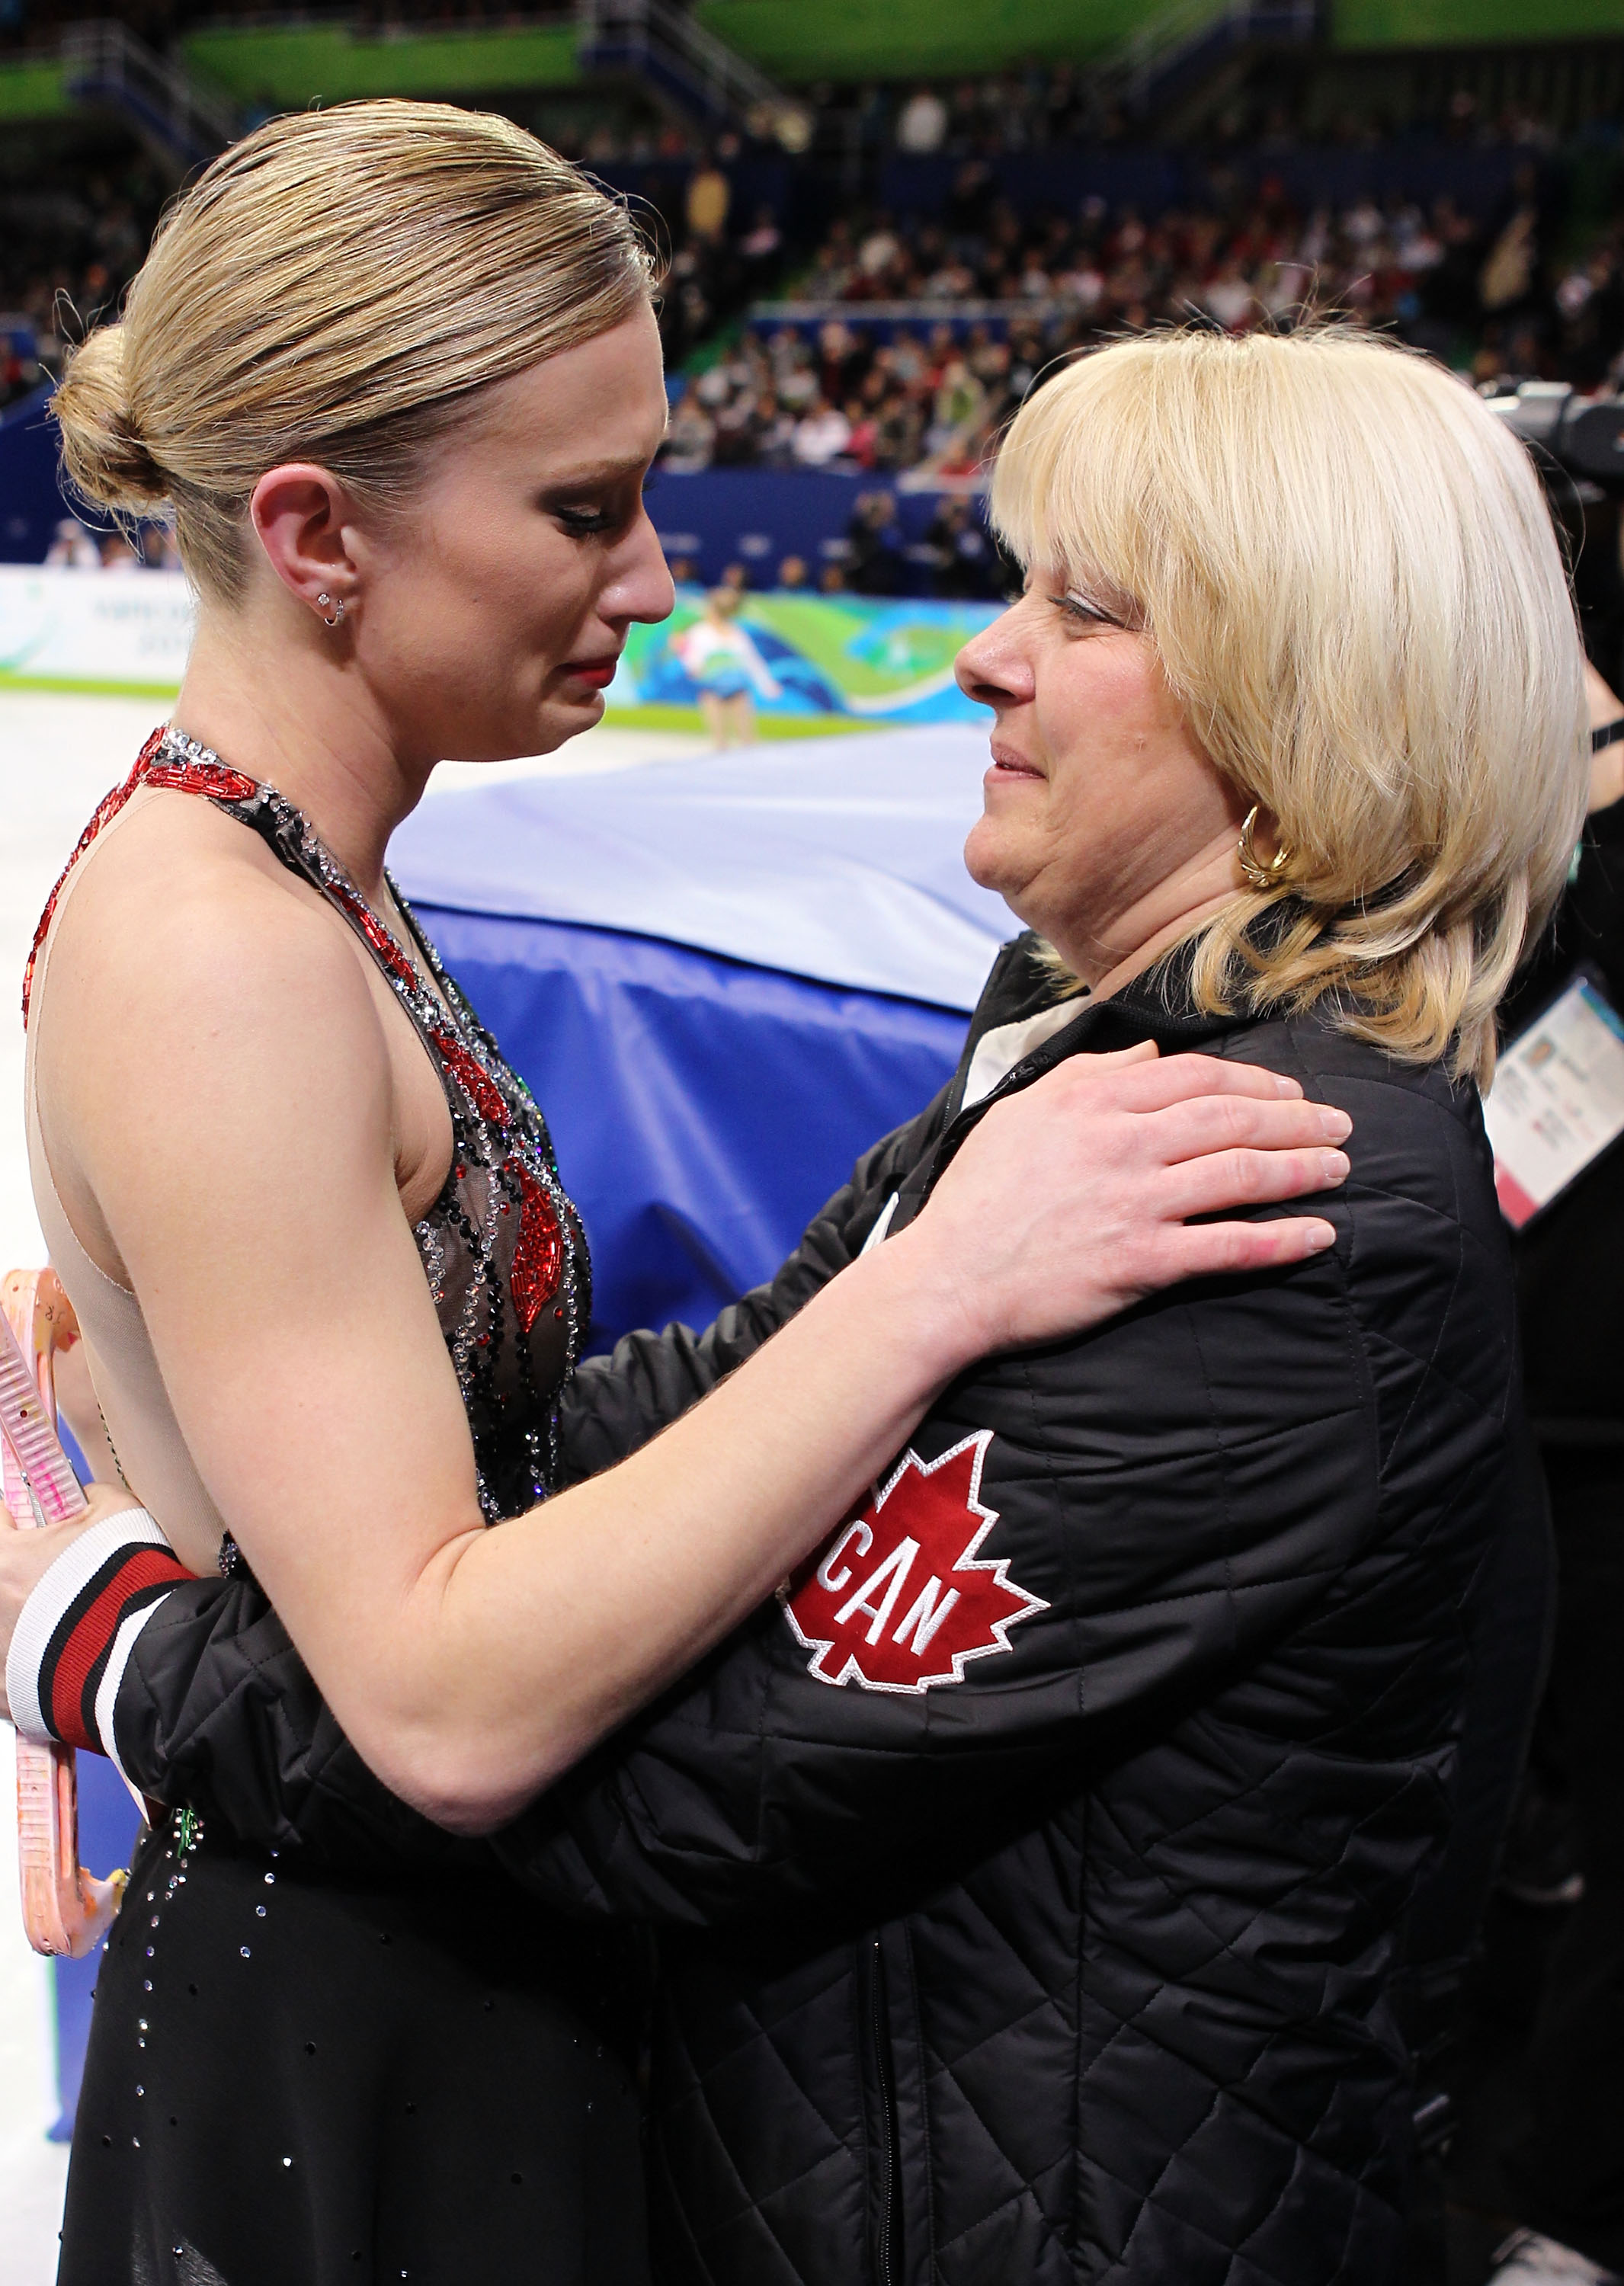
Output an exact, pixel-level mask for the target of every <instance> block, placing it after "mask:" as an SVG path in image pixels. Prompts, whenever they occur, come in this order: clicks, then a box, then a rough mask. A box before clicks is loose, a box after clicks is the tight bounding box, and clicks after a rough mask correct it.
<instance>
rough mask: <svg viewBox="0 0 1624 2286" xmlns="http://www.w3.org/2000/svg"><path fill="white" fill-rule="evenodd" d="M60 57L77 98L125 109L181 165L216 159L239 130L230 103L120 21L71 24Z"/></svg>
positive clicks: (151, 141) (148, 137) (147, 136)
mask: <svg viewBox="0 0 1624 2286" xmlns="http://www.w3.org/2000/svg"><path fill="white" fill-rule="evenodd" d="M62 60H63V64H64V67H65V71H64V80H65V83H66V85H67V91H68V93H69V94H70V95H71V96H73V97H74V99H75V101H77V102H80V103H105V104H110V105H111V106H113V107H114V109H115V110H118V111H122V113H123V114H124V115H125V117H126V118H127V119H128V120H129V121H130V123H131V124H132V125H133V126H134V127H135V128H137V130H138V131H139V132H140V133H141V134H142V136H143V137H144V138H145V139H146V141H147V142H148V143H149V144H154V145H156V146H158V147H159V148H161V149H162V151H163V152H164V153H165V154H167V155H168V156H169V157H170V158H171V159H173V160H175V161H177V162H178V163H179V164H180V165H181V166H182V167H195V166H199V165H201V164H202V163H204V162H206V161H208V160H209V159H212V158H213V157H215V155H216V154H217V153H218V152H220V151H223V150H224V149H225V146H226V145H227V144H228V143H229V142H231V141H232V139H233V137H234V136H235V135H236V133H237V122H236V120H235V118H234V117H233V114H232V112H231V109H230V107H229V106H227V105H226V104H224V103H222V102H220V101H219V100H218V99H217V98H215V97H213V96H211V95H207V94H205V93H204V91H203V90H202V89H201V88H200V87H199V86H198V85H197V84H196V83H195V82H194V81H193V80H191V79H189V78H188V77H187V75H186V74H185V72H184V71H181V70H179V69H178V68H177V67H176V66H175V65H174V64H172V63H170V62H169V61H168V60H167V59H165V58H164V57H162V56H160V55H157V54H155V53H154V51H153V50H152V49H151V48H149V47H148V46H147V45H146V42H145V41H144V40H138V39H137V37H136V35H135V34H134V33H133V32H131V31H130V30H129V29H128V28H127V27H126V26H124V25H122V24H114V23H91V24H74V25H70V26H69V28H67V31H66V32H65V33H64V34H63V37H62Z"/></svg>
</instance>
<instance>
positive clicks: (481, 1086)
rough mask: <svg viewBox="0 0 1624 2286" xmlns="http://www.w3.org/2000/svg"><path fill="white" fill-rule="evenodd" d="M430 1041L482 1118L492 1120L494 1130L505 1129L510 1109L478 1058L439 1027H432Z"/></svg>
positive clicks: (435, 1025) (449, 1033)
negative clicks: (496, 1128)
mask: <svg viewBox="0 0 1624 2286" xmlns="http://www.w3.org/2000/svg"><path fill="white" fill-rule="evenodd" d="M429 1037H430V1039H431V1040H432V1041H433V1042H434V1044H435V1046H436V1047H437V1048H438V1050H439V1052H440V1053H441V1055H442V1056H443V1057H444V1058H445V1064H446V1068H447V1069H448V1070H450V1071H452V1072H453V1073H454V1074H455V1075H456V1077H457V1079H458V1080H459V1081H460V1083H461V1087H462V1092H463V1093H464V1094H465V1095H466V1096H467V1098H468V1100H469V1102H470V1103H471V1104H472V1105H473V1107H474V1108H475V1110H476V1111H477V1113H478V1114H479V1115H480V1117H481V1118H482V1119H488V1120H489V1121H490V1123H491V1124H492V1126H493V1127H505V1126H506V1125H507V1124H508V1107H507V1105H506V1104H505V1103H504V1102H503V1101H502V1100H501V1094H500V1093H499V1092H498V1089H497V1085H496V1082H495V1081H494V1080H493V1078H492V1077H491V1075H490V1073H489V1072H488V1071H486V1069H485V1066H484V1065H483V1064H482V1063H481V1062H480V1060H479V1059H478V1057H477V1056H475V1055H470V1053H469V1051H468V1050H467V1049H466V1048H465V1047H464V1046H463V1044H462V1043H461V1040H459V1039H458V1038H457V1037H455V1035H454V1034H453V1033H451V1032H446V1031H442V1030H441V1029H440V1027H439V1026H438V1024H433V1025H430V1029H429Z"/></svg>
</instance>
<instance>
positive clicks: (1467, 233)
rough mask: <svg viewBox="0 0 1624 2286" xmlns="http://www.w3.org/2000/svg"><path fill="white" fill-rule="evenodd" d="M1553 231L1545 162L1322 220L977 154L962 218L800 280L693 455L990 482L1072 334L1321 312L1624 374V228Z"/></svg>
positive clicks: (712, 411) (703, 385)
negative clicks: (1083, 198)
mask: <svg viewBox="0 0 1624 2286" xmlns="http://www.w3.org/2000/svg"><path fill="white" fill-rule="evenodd" d="M978 196H979V201H980V203H979V209H978V203H977V201H978ZM1553 237H1554V233H1553V226H1552V218H1551V208H1550V201H1549V198H1548V197H1547V196H1546V194H1545V192H1544V185H1543V181H1542V177H1541V173H1540V171H1539V170H1538V169H1536V168H1535V167H1533V165H1532V164H1530V165H1527V166H1525V167H1523V168H1520V169H1518V174H1517V177H1516V178H1515V181H1514V184H1513V186H1512V190H1511V193H1510V196H1509V197H1508V199H1507V200H1506V201H1505V202H1504V205H1503V206H1502V209H1501V210H1500V212H1498V213H1497V214H1494V215H1492V216H1490V217H1486V218H1485V219H1482V220H1479V219H1478V218H1476V217H1472V216H1471V215H1470V214H1468V213H1465V212H1462V209H1460V208H1459V207H1458V206H1457V205H1456V204H1455V201H1453V200H1452V199H1450V198H1448V197H1443V198H1439V200H1438V201H1436V202H1435V203H1434V204H1433V206H1432V208H1431V210H1430V211H1423V209H1422V208H1421V207H1420V206H1418V205H1417V204H1415V202H1414V201H1406V200H1400V199H1395V200H1391V201H1388V202H1386V203H1385V204H1381V203H1378V202H1377V201H1376V200H1374V199H1365V200H1361V201H1360V202H1358V203H1357V204H1355V205H1353V206H1352V207H1349V208H1347V209H1344V210H1342V211H1340V212H1333V211H1332V210H1330V209H1326V208H1320V209H1315V210H1314V211H1313V212H1311V213H1309V214H1307V215H1301V214H1298V213H1297V212H1296V211H1294V210H1293V209H1292V208H1291V206H1290V205H1289V202H1288V201H1286V200H1285V199H1284V197H1283V195H1282V194H1281V193H1280V192H1279V191H1278V189H1277V187H1273V186H1271V185H1269V184H1268V183H1267V182H1266V181H1265V184H1264V185H1262V187H1261V189H1260V191H1259V193H1258V194H1257V197H1256V199H1255V200H1254V201H1253V202H1251V203H1250V205H1248V206H1246V207H1244V208H1242V209H1241V210H1240V211H1239V212H1236V213H1232V214H1231V215H1229V216H1227V217H1225V216H1220V215H1218V214H1216V213H1212V212H1204V211H1200V210H1181V211H1175V212H1171V213H1167V214H1163V215H1159V216H1157V215H1152V216H1145V215H1141V214H1140V213H1139V212H1137V211H1136V210H1134V209H1131V208H1129V209H1118V210H1116V211H1112V210H1110V209H1107V208H1106V207H1105V206H1104V203H1103V201H1099V200H1090V201H1087V202H1086V204H1085V205H1084V209H1083V211H1082V213H1081V215H1080V216H1079V217H1077V218H1076V220H1075V221H1073V220H1068V218H1066V217H1060V216H1054V215H1049V216H1044V215H1035V216H1030V217H1026V218H1024V219H1023V218H1022V217H1021V216H1020V215H1018V214H1017V213H1016V212H1015V211H1014V209H1013V208H1012V207H1011V206H1010V205H1009V204H1008V203H1007V202H1005V201H989V200H988V199H987V198H986V196H985V185H984V184H983V183H981V182H980V181H979V179H978V168H977V162H966V167H965V169H963V170H962V172H961V176H960V179H959V182H958V185H956V188H955V194H954V201H953V204H952V205H951V206H950V209H949V211H948V212H947V213H946V214H945V215H944V216H943V217H942V219H940V220H937V221H929V222H924V223H911V224H903V223H899V222H897V221H896V220H895V219H894V218H893V217H891V216H889V215H887V214H885V213H883V212H880V213H876V214H874V215H872V216H871V217H869V218H868V219H867V220H866V221H863V220H853V219H850V218H841V219H840V220H838V221H837V222H835V223H834V225H832V228H831V230H830V232H829V233H828V235H827V236H826V238H825V239H824V242H823V244H822V245H821V246H820V247H819V248H817V250H816V255H815V256H814V258H813V260H812V262H811V264H810V265H809V266H808V269H807V270H806V271H805V272H803V273H802V275H801V276H800V279H799V280H798V281H797V282H796V285H795V288H794V291H795V295H796V297H797V302H798V303H799V304H800V306H801V308H802V309H803V310H805V309H810V310H812V311H816V316H812V315H808V316H807V317H805V318H802V319H800V321H799V322H797V323H794V324H789V323H784V322H777V323H775V322H774V321H772V320H771V319H767V320H765V321H763V322H760V323H757V324H755V325H753V326H750V327H746V328H745V330H744V331H743V332H742V334H740V335H739V336H738V338H737V341H736V342H735V343H733V344H732V345H730V346H729V348H728V349H727V350H726V351H724V352H723V353H722V354H721V355H720V356H719V357H718V358H717V359H716V360H715V362H713V364H711V365H710V366H709V367H708V369H707V370H706V371H703V372H701V373H699V374H698V375H697V376H696V377H695V378H694V379H693V380H692V381H691V383H690V386H689V387H688V388H687V389H686V390H684V392H683V394H682V398H681V399H680V401H679V402H678V404H677V406H676V407H675V409H674V414H673V420H672V432H671V441H670V445H669V448H668V451H669V455H670V459H671V462H672V465H673V466H674V467H679V468H688V469H693V468H700V467H704V466H706V465H721V466H740V465H750V464H753V465H760V466H767V467H797V466H799V467H810V468H826V467H831V466H840V467H847V468H856V469H865V470H867V469H873V470H878V471H885V472H902V471H905V470H918V471H921V472H923V473H926V474H930V475H934V476H948V477H952V476H967V475H969V474H971V473H973V472H974V470H975V469H977V468H978V467H979V466H980V465H981V462H982V461H983V460H984V459H985V457H986V454H987V453H988V451H989V446H990V444H991V442H992V439H993V438H994V437H995V436H996V435H997V431H998V430H999V428H1000V426H1001V425H1002V424H1003V422H1005V420H1006V419H1007V418H1008V416H1009V414H1011V413H1012V412H1013V410H1014V408H1015V407H1016V406H1018V405H1019V404H1020V402H1021V398H1022V397H1023V396H1024V395H1025V393H1026V391H1027V390H1029V388H1030V387H1031V385H1032V382H1033V381H1034V379H1035V377H1036V376H1037V374H1040V373H1041V372H1042V370H1043V369H1044V368H1045V367H1046V366H1048V365H1049V364H1051V363H1052V361H1053V360H1055V359H1059V358H1063V357H1064V356H1066V355H1067V354H1068V352H1069V351H1074V350H1076V349H1080V348H1084V347H1085V346H1087V345H1088V344H1089V343H1092V342H1095V341H1098V340H1100V339H1101V338H1103V337H1104V336H1106V335H1110V334H1115V333H1118V332H1122V331H1134V330H1139V329H1142V328H1144V327H1147V326H1153V325H1159V324H1164V323H1167V322H1170V321H1177V320H1181V319H1186V320H1187V319H1191V318H1195V319H1202V320H1204V321H1205V322H1207V323H1209V324H1211V325H1214V326H1218V327H1223V328H1224V329H1225V330H1226V331H1240V330H1243V329H1245V328H1248V327H1253V326H1257V325H1276V324H1281V323H1284V322H1289V320H1290V319H1291V317H1292V315H1293V314H1294V313H1295V312H1296V311H1300V310H1302V309H1304V308H1305V307H1315V308H1319V309H1332V310H1336V311H1343V312H1344V313H1346V315H1347V316H1348V317H1349V318H1350V319H1352V320H1353V321H1355V322H1358V323H1360V324H1365V325H1369V326H1372V327H1381V328H1383V329H1384V330H1391V331H1396V332H1398V333H1399V334H1400V335H1404V336H1405V337H1406V338H1407V339H1409V340H1411V341H1413V342H1415V343H1417V344H1418V345H1419V346H1422V347H1424V348H1426V349H1429V350H1431V351H1433V352H1434V353H1436V354H1437V355H1439V356H1440V357H1442V358H1445V359H1447V361H1448V362H1449V363H1451V364H1452V365H1454V366H1455V367H1457V368H1459V369H1462V370H1465V371H1469V372H1470V374H1471V375H1472V377H1473V378H1474V379H1475V380H1477V381H1478V382H1494V381H1496V380H1498V379H1499V378H1500V376H1502V374H1514V375H1517V376H1518V377H1524V378H1546V379H1553V378H1559V379H1564V380H1567V381H1570V382H1573V383H1575V384H1576V385H1578V386H1581V387H1584V388H1588V389H1595V388H1598V387H1601V386H1603V385H1604V384H1606V383H1608V382H1616V381H1617V380H1618V379H1619V377H1620V370H1621V369H1624V229H1621V228H1620V225H1619V224H1617V223H1616V222H1613V223H1609V224H1608V225H1605V226H1604V227H1602V228H1600V229H1598V230H1596V232H1595V233H1592V234H1591V235H1590V237H1589V240H1588V241H1587V242H1585V243H1584V244H1583V245H1582V246H1581V248H1580V249H1579V250H1578V251H1576V252H1573V253H1571V254H1569V255H1568V256H1566V257H1565V259H1562V260H1557V259H1556V258H1555V254H1554V246H1553ZM875 304H880V305H884V308H883V312H882V311H881V310H877V309H875V308H874V306H873V305H875Z"/></svg>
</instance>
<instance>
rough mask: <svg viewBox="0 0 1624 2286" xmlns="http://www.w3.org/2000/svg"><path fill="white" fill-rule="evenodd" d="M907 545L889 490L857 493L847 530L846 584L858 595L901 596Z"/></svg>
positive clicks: (905, 576) (903, 584) (905, 574)
mask: <svg viewBox="0 0 1624 2286" xmlns="http://www.w3.org/2000/svg"><path fill="white" fill-rule="evenodd" d="M906 546H907V542H906V540H905V539H904V537H903V530H902V526H901V525H900V524H898V522H897V520H896V501H895V498H894V497H893V495H892V494H891V493H886V492H875V493H858V495H857V499H856V503H855V507H854V508H853V509H852V518H851V522H850V524H848V525H847V532H846V576H847V585H848V586H849V587H851V588H852V589H853V590H854V591H855V593H856V594H857V595H901V594H902V592H903V587H904V586H905V585H906V583H907V568H906V565H905V564H904V561H903V550H904V548H906Z"/></svg>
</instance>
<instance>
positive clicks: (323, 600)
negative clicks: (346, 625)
mask: <svg viewBox="0 0 1624 2286" xmlns="http://www.w3.org/2000/svg"><path fill="white" fill-rule="evenodd" d="M327 603H331V604H332V606H333V616H332V618H331V619H328V617H327V612H326V611H325V610H323V609H322V607H323V605H324V604H327ZM316 608H317V610H318V611H320V612H321V624H322V626H323V627H336V626H337V625H338V623H339V621H340V619H343V615H344V599H343V596H342V595H340V596H338V597H336V598H335V597H334V596H332V595H328V594H327V592H326V590H325V589H324V590H323V592H322V593H321V594H320V595H318V596H317V598H316Z"/></svg>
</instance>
